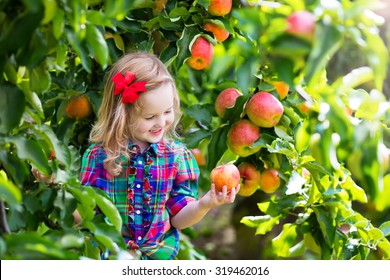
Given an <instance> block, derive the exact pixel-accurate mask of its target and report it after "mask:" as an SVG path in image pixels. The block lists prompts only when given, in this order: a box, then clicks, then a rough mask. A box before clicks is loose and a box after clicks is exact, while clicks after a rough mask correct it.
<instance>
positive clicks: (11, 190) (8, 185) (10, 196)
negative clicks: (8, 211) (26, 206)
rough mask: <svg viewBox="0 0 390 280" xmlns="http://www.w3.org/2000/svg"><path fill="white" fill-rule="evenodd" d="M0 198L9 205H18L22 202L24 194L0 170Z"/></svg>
mask: <svg viewBox="0 0 390 280" xmlns="http://www.w3.org/2000/svg"><path fill="white" fill-rule="evenodd" d="M0 197H1V199H2V200H4V201H5V202H6V203H8V204H9V205H16V204H20V203H21V202H22V193H21V192H20V190H19V188H18V187H17V186H15V185H14V183H12V182H11V181H9V180H8V178H7V175H6V174H5V172H4V171H3V170H0Z"/></svg>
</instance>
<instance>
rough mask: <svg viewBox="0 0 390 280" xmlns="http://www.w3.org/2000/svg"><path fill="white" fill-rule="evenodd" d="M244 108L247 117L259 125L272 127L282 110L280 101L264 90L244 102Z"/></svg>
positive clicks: (280, 115) (278, 119) (277, 120)
mask: <svg viewBox="0 0 390 280" xmlns="http://www.w3.org/2000/svg"><path fill="white" fill-rule="evenodd" d="M245 110H246V113H247V115H248V117H249V119H250V120H251V121H252V122H253V123H254V124H255V125H258V126H260V127H274V126H275V125H276V124H277V123H278V122H279V121H280V118H281V117H282V115H283V112H284V109H283V105H282V103H280V101H279V100H278V99H277V98H276V97H275V96H273V95H272V94H270V93H268V92H265V91H261V92H258V93H256V94H254V95H253V96H252V97H251V99H249V101H248V103H247V104H246V106H245Z"/></svg>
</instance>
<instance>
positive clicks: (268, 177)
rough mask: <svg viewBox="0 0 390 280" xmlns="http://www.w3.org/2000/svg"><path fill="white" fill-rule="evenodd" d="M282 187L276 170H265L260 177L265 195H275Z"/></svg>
mask: <svg viewBox="0 0 390 280" xmlns="http://www.w3.org/2000/svg"><path fill="white" fill-rule="evenodd" d="M279 187H280V177H279V171H278V170H277V169H275V168H269V169H266V170H264V171H263V172H262V173H261V176H260V188H261V190H262V191H263V192H265V193H274V192H275V191H276V190H277V189H278V188H279Z"/></svg>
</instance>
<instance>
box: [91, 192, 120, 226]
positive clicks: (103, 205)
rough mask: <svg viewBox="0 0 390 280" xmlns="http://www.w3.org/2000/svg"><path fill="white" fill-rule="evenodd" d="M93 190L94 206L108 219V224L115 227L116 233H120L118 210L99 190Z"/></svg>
mask: <svg viewBox="0 0 390 280" xmlns="http://www.w3.org/2000/svg"><path fill="white" fill-rule="evenodd" d="M94 190H95V192H96V193H95V196H94V198H95V200H96V205H97V206H98V207H99V209H100V210H101V211H102V212H103V213H104V215H105V216H106V217H107V218H108V220H109V221H110V223H111V224H112V225H113V226H114V227H115V229H116V230H117V231H119V232H120V230H121V228H122V218H121V216H120V215H119V212H118V209H117V208H116V207H115V205H114V204H113V203H112V202H111V201H110V200H109V199H108V198H107V196H106V194H105V193H103V192H102V191H100V190H99V189H96V188H94Z"/></svg>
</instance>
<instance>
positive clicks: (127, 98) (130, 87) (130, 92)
mask: <svg viewBox="0 0 390 280" xmlns="http://www.w3.org/2000/svg"><path fill="white" fill-rule="evenodd" d="M134 79H135V73H132V72H126V74H125V75H124V76H123V75H122V73H120V72H118V73H116V74H115V76H114V77H112V81H113V82H114V84H115V87H114V95H117V94H121V93H122V102H123V103H134V102H135V101H137V99H138V97H139V95H138V93H139V92H146V88H145V85H146V82H133V81H134Z"/></svg>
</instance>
